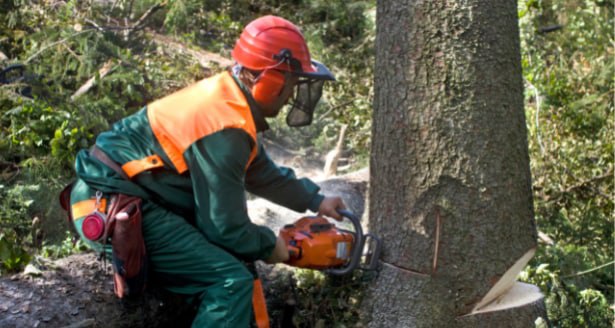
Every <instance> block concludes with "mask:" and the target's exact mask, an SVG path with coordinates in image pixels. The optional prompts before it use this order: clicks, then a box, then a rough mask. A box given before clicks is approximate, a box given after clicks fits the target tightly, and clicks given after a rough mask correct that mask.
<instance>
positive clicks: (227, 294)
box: [71, 180, 254, 328]
mask: <svg viewBox="0 0 615 328" xmlns="http://www.w3.org/2000/svg"><path fill="white" fill-rule="evenodd" d="M94 195H95V191H94V190H93V189H91V188H89V187H88V186H87V185H86V184H85V183H84V182H83V181H80V180H79V181H77V183H76V184H75V186H74V188H73V191H72V193H71V204H75V203H77V202H79V201H82V200H87V199H92V198H94ZM142 213H143V224H142V226H143V237H144V239H145V246H146V249H147V253H148V257H149V260H150V265H149V268H150V270H151V271H150V274H154V275H156V279H157V280H158V281H160V282H161V283H162V284H163V286H164V287H165V288H166V289H168V290H170V291H172V292H175V293H179V294H184V295H188V296H191V297H190V298H191V299H193V300H195V301H196V302H198V306H199V308H198V313H197V315H196V318H195V319H194V321H193V323H192V327H207V328H217V327H232V328H235V327H248V326H249V324H250V319H251V317H252V288H253V279H254V278H253V275H252V274H251V273H250V272H249V271H248V269H247V268H246V266H245V265H244V264H243V263H242V262H241V261H239V260H238V259H237V258H235V257H234V256H233V255H231V254H229V253H228V252H226V251H225V250H223V249H221V248H220V247H218V246H216V245H213V244H211V243H210V242H209V241H208V240H207V239H205V237H204V235H203V234H202V233H201V232H200V231H199V230H198V229H197V228H195V227H194V226H193V225H191V224H189V223H188V222H187V221H186V220H185V219H184V218H182V217H180V216H178V215H177V214H175V213H173V212H171V211H169V210H167V209H165V208H163V207H161V206H159V205H157V204H155V203H153V202H151V201H147V200H143V205H142ZM82 219H83V218H74V220H75V226H76V228H77V230H78V232H79V233H80V234H81V235H82V233H81V221H82ZM82 239H84V238H83V235H82ZM86 242H87V243H88V244H89V245H90V246H91V247H92V248H94V249H95V250H98V251H99V250H100V249H101V248H100V245H98V244H96V243H92V242H89V241H87V240H86Z"/></svg>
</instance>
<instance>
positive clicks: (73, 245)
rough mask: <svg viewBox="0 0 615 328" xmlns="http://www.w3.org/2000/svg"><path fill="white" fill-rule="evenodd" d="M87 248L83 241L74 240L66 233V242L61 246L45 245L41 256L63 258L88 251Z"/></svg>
mask: <svg viewBox="0 0 615 328" xmlns="http://www.w3.org/2000/svg"><path fill="white" fill-rule="evenodd" d="M87 249H88V248H87V246H86V245H85V243H84V242H83V241H82V240H81V239H77V240H74V238H73V236H72V235H71V234H70V233H69V232H66V236H65V237H64V240H63V241H62V243H60V244H51V245H44V246H43V248H41V251H40V255H41V256H43V257H46V258H53V259H57V258H62V257H66V256H69V255H72V254H76V253H79V252H83V251H85V250H87Z"/></svg>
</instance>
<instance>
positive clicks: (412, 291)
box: [364, 0, 536, 327]
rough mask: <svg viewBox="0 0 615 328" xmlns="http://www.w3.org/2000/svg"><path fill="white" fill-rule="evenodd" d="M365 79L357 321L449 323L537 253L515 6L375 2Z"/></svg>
mask: <svg viewBox="0 0 615 328" xmlns="http://www.w3.org/2000/svg"><path fill="white" fill-rule="evenodd" d="M375 72H376V73H375V101H374V118H373V130H372V138H373V139H372V155H371V156H372V157H371V164H370V168H371V178H370V180H371V181H370V185H371V187H370V204H369V217H370V231H372V232H374V233H375V234H377V235H379V236H380V237H381V238H382V240H383V241H384V254H383V257H382V261H383V262H384V263H383V269H382V271H381V273H380V275H379V278H378V281H377V282H376V283H375V284H374V287H373V288H372V289H371V290H370V294H371V296H370V297H367V298H366V299H367V300H371V301H368V302H366V304H365V305H364V310H365V312H366V313H367V317H366V321H368V322H369V326H370V327H454V326H455V325H456V324H458V321H456V318H457V317H461V316H463V315H464V314H467V313H469V312H470V311H471V310H472V309H473V307H474V305H475V304H477V303H478V302H479V301H480V300H481V299H482V298H483V297H484V296H485V295H486V294H487V292H488V291H489V290H490V289H491V288H492V287H493V286H494V285H495V284H496V283H497V282H498V280H499V278H500V277H501V276H502V275H503V274H504V273H505V272H506V271H507V270H508V269H509V268H510V267H511V266H513V264H514V263H515V262H516V261H517V260H518V259H519V258H521V257H522V256H523V255H524V254H526V253H527V252H528V251H529V250H531V249H532V248H534V247H535V246H536V227H535V222H534V217H533V208H532V198H531V197H532V193H531V178H530V170H529V155H528V148H527V137H526V126H525V117H524V111H523V87H522V78H521V62H520V50H519V31H518V23H517V6H516V2H514V1H487V0H468V1H452V0H445V1H427V0H423V1H421V0H419V1H410V0H406V1H384V0H382V1H378V9H377V37H376V69H375ZM485 324H486V326H489V324H488V323H487V322H485ZM492 324H493V326H497V323H496V322H492ZM528 324H529V323H528V322H519V323H518V324H516V325H515V327H517V326H518V327H528ZM532 324H533V320H532ZM530 326H531V325H530Z"/></svg>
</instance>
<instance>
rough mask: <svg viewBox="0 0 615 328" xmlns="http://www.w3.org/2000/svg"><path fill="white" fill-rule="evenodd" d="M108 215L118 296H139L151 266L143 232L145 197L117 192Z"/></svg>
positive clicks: (112, 199) (107, 230)
mask: <svg viewBox="0 0 615 328" xmlns="http://www.w3.org/2000/svg"><path fill="white" fill-rule="evenodd" d="M122 213H125V214H122ZM108 218H109V220H108V221H107V223H106V227H105V231H106V233H107V234H109V235H108V236H107V237H111V248H112V254H113V255H112V264H113V282H114V291H115V295H117V297H119V298H125V297H134V296H138V295H140V294H141V293H142V292H143V291H144V290H145V284H146V282H147V266H148V263H147V254H146V252H145V241H144V240H143V233H142V231H141V221H142V216H141V198H138V197H134V196H128V195H124V194H116V195H113V196H112V198H111V202H110V206H109V211H108ZM104 240H108V238H104Z"/></svg>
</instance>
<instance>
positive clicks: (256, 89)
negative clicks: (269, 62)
mask: <svg viewBox="0 0 615 328" xmlns="http://www.w3.org/2000/svg"><path fill="white" fill-rule="evenodd" d="M284 82H285V78H284V73H283V72H280V71H277V70H274V69H267V70H264V71H263V72H262V73H261V74H260V75H259V76H258V80H257V81H256V83H254V86H253V87H252V97H254V100H256V102H257V103H259V104H260V105H263V106H268V105H271V104H273V103H274V102H275V101H276V100H277V99H278V96H279V95H280V93H281V92H282V89H283V88H284Z"/></svg>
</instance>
